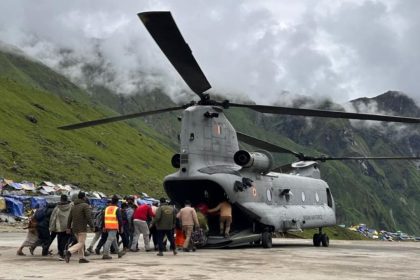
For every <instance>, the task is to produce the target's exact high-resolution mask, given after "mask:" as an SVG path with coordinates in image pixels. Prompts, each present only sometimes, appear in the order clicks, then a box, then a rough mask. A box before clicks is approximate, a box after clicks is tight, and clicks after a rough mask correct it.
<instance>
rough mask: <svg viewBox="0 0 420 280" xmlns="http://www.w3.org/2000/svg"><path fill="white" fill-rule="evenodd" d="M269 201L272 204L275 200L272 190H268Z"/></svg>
mask: <svg viewBox="0 0 420 280" xmlns="http://www.w3.org/2000/svg"><path fill="white" fill-rule="evenodd" d="M267 200H268V201H269V202H271V201H272V200H273V195H272V193H271V190H270V189H267Z"/></svg>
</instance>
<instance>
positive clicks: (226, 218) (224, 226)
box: [207, 199, 232, 238]
mask: <svg viewBox="0 0 420 280" xmlns="http://www.w3.org/2000/svg"><path fill="white" fill-rule="evenodd" d="M217 211H220V235H224V236H225V237H226V238H229V232H230V225H231V224H232V205H230V203H229V202H228V201H227V200H226V199H225V200H223V201H222V202H220V203H219V205H217V206H216V207H214V208H213V209H209V210H208V211H207V212H208V213H213V212H217Z"/></svg>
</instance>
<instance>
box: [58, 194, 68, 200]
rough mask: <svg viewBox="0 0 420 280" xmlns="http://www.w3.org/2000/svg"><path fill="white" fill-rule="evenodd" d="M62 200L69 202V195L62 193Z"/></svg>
mask: <svg viewBox="0 0 420 280" xmlns="http://www.w3.org/2000/svg"><path fill="white" fill-rule="evenodd" d="M60 201H61V202H67V201H69V198H68V197H67V195H65V194H62V195H61V197H60Z"/></svg>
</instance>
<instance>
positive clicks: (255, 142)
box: [236, 131, 300, 157]
mask: <svg viewBox="0 0 420 280" xmlns="http://www.w3.org/2000/svg"><path fill="white" fill-rule="evenodd" d="M236 135H237V136H238V140H240V141H242V142H244V143H246V144H249V145H252V146H255V147H258V148H261V149H264V150H267V151H269V152H273V153H287V154H292V155H295V156H296V157H299V156H300V154H298V153H296V152H293V151H291V150H288V149H286V148H283V147H280V146H277V145H274V144H271V143H269V142H266V141H263V140H260V139H257V138H254V137H252V136H249V135H246V134H243V133H241V132H239V131H236Z"/></svg>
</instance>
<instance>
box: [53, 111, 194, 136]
mask: <svg viewBox="0 0 420 280" xmlns="http://www.w3.org/2000/svg"><path fill="white" fill-rule="evenodd" d="M186 107H188V105H183V106H178V107H171V108H165V109H159V110H154V111H147V112H140V113H134V114H129V115H121V116H115V117H110V118H105V119H98V120H93V121H87V122H81V123H76V124H70V125H65V126H60V127H59V129H63V130H73V129H79V128H84V127H89V126H95V125H101V124H106V123H111V122H118V121H123V120H128V119H133V118H137V117H144V116H149V115H154V114H159V113H164V112H171V111H176V110H181V109H185V108H186Z"/></svg>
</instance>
